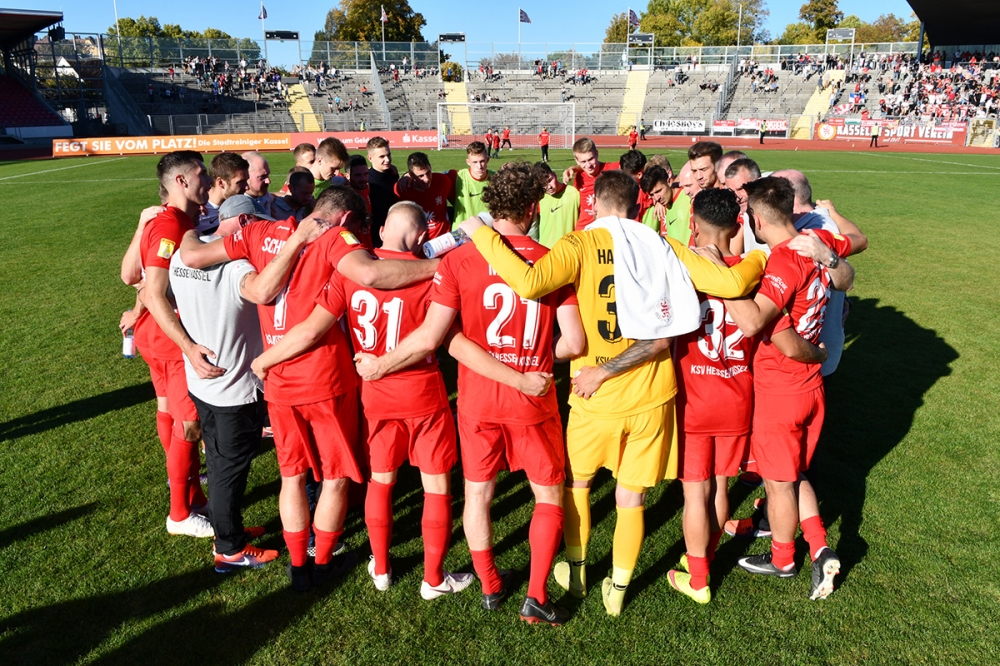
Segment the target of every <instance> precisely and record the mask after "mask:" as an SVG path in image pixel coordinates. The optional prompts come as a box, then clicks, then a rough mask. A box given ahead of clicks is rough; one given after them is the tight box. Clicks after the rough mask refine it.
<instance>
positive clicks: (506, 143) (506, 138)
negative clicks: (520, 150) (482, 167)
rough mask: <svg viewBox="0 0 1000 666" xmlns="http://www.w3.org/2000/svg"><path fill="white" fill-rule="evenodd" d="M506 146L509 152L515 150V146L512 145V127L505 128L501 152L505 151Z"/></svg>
mask: <svg viewBox="0 0 1000 666" xmlns="http://www.w3.org/2000/svg"><path fill="white" fill-rule="evenodd" d="M504 146H507V150H514V146H512V145H511V143H510V127H504V128H503V141H502V142H501V143H500V150H503V147H504ZM497 157H499V155H497Z"/></svg>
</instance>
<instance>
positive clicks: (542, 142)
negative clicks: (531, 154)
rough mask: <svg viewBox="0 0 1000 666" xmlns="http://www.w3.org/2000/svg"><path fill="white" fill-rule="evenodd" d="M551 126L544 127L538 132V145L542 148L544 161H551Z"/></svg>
mask: <svg viewBox="0 0 1000 666" xmlns="http://www.w3.org/2000/svg"><path fill="white" fill-rule="evenodd" d="M549 138H550V137H549V128H548V127H543V128H542V131H541V132H539V133H538V145H539V146H541V148H542V161H543V162H548V161H549Z"/></svg>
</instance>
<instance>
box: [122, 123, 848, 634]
mask: <svg viewBox="0 0 1000 666" xmlns="http://www.w3.org/2000/svg"><path fill="white" fill-rule="evenodd" d="M491 138H492V137H491ZM367 148H368V161H370V163H371V166H370V167H369V166H368V162H366V160H365V158H364V157H362V156H360V155H355V156H350V155H348V153H347V150H346V149H345V148H344V146H343V144H342V143H341V142H340V141H338V140H337V139H334V138H328V139H325V140H324V141H322V142H321V143H320V144H319V146H318V147H313V146H311V145H304V146H299V147H298V148H296V150H295V159H296V166H295V167H293V168H292V169H291V170H290V171H289V173H288V177H287V179H286V182H285V184H284V186H283V188H282V190H281V192H280V193H278V194H274V193H271V192H269V191H268V189H269V185H270V169H269V166H268V164H267V161H266V159H265V158H264V157H263V156H262V155H260V154H259V153H255V152H251V153H245V154H244V155H242V156H239V155H237V154H234V153H223V154H220V155H218V156H216V157H215V158H214V159H213V160H212V161H211V164H210V165H209V168H206V166H205V164H204V162H203V158H202V156H201V154H199V153H196V152H191V151H180V152H175V153H170V154H167V155H165V156H164V157H163V158H162V159H161V160H160V162H159V165H158V167H157V171H158V173H157V175H158V178H159V182H160V199H161V204H162V205H161V206H155V207H150V208H147V209H146V210H144V211H143V212H142V215H141V217H140V222H139V226H138V228H137V230H136V233H135V236H134V238H133V241H132V244H131V245H130V247H129V249H128V251H127V252H126V254H125V257H124V259H123V262H122V279H123V280H124V281H125V282H126V283H127V284H131V285H134V286H135V287H136V289H137V296H136V301H135V305H134V306H133V308H132V309H131V310H129V311H127V312H126V313H125V314H124V315H123V316H122V321H121V323H120V326H121V329H122V332H123V334H126V335H134V340H135V345H136V347H137V348H138V349H139V351H140V352H141V354H142V357H143V359H144V360H145V361H146V363H147V364H148V365H149V370H150V376H151V378H152V381H153V386H154V388H155V390H156V396H157V413H156V423H157V433H158V435H159V439H160V441H161V444H162V445H163V448H164V452H165V454H166V467H167V476H168V480H169V490H170V512H169V516H168V517H167V522H166V525H167V531H168V532H169V533H170V534H177V535H188V536H192V537H204V538H207V537H213V538H214V549H213V556H214V563H215V569H216V571H218V572H220V573H224V572H228V571H233V570H237V569H239V568H242V567H251V568H257V567H261V566H264V565H266V564H267V563H269V562H272V561H274V560H276V559H278V557H279V553H278V551H277V550H269V549H262V548H258V547H256V546H254V545H253V543H252V541H253V540H255V539H256V538H259V537H261V536H262V535H263V534H264V531H265V530H264V528H262V527H254V526H246V525H244V523H243V518H242V510H241V507H242V502H243V495H244V491H245V489H246V485H247V478H248V474H249V470H250V464H251V460H252V458H253V456H254V455H255V454H256V452H257V451H258V448H259V446H260V442H261V433H262V429H263V428H264V426H265V423H266V422H267V421H269V428H270V430H271V432H273V437H274V445H275V451H276V454H277V461H278V467H279V470H280V475H281V489H280V493H279V499H278V510H279V515H280V518H281V524H282V530H283V539H284V542H285V546H286V548H287V550H288V555H289V562H288V565H287V573H288V576H289V579H290V582H291V585H292V587H293V588H294V589H295V590H297V591H305V590H308V589H309V588H310V587H312V586H322V585H323V584H324V583H326V582H328V581H329V580H331V579H333V578H337V577H340V576H344V575H346V574H347V572H348V571H349V570H351V568H352V567H353V566H354V565H355V564H356V561H357V556H356V554H355V553H354V552H352V551H348V550H347V549H346V548H344V544H342V543H340V538H341V536H342V533H343V530H344V523H345V518H346V514H347V509H348V494H349V490H350V485H351V482H354V483H356V484H365V487H366V490H365V499H364V517H365V525H366V527H367V531H368V537H369V541H370V544H371V550H372V556H371V558H370V560H369V561H368V564H367V569H368V573H369V575H370V577H371V580H372V583H373V584H374V586H375V587H376V588H377V589H378V590H387V589H388V588H389V587H390V586H391V585H392V584H393V582H394V579H393V571H392V561H391V556H390V546H391V543H392V531H393V487H394V484H395V483H396V480H397V474H398V471H399V469H400V467H402V465H403V464H404V463H406V462H409V463H410V464H411V465H412V466H414V467H416V468H418V469H419V471H420V478H421V483H422V486H423V491H424V494H423V513H422V520H421V527H422V536H423V545H424V575H423V581H422V583H421V588H420V594H421V597H422V598H423V599H425V600H428V601H429V600H433V599H437V598H439V597H442V596H445V595H449V594H455V593H459V592H461V591H463V590H465V589H466V588H468V587H469V586H470V585H472V584H473V582H475V580H476V578H478V579H479V584H480V586H481V591H482V607H483V608H484V609H486V610H496V609H498V608H499V607H500V606H501V605H502V604H503V602H504V600H505V599H506V598H507V597H508V596H509V595H510V593H511V591H512V590H513V589H514V586H515V576H514V574H513V572H512V571H510V570H506V569H502V568H500V567H499V566H498V563H497V561H496V559H495V558H494V555H493V528H492V523H491V518H490V507H491V504H492V502H493V495H494V489H495V484H496V480H497V476H498V473H499V472H501V471H503V470H509V471H510V472H520V471H522V470H523V471H524V473H525V475H526V476H527V479H528V481H529V484H530V488H531V491H532V494H533V496H534V509H533V513H532V517H531V521H530V526H529V529H528V542H529V545H530V552H531V562H530V568H529V580H528V589H527V596H526V597H525V599H524V601H523V603H522V605H521V607H520V617H521V619H523V620H525V621H527V622H530V623H544V624H550V625H561V624H563V623H565V622H566V621H567V620H568V618H569V613H568V611H567V610H566V609H565V608H562V607H560V606H558V605H556V604H555V603H554V601H553V599H552V598H551V597H550V595H549V590H548V582H549V577H550V575H551V576H552V577H553V578H554V579H555V581H556V583H557V585H558V586H559V587H561V588H562V589H564V590H566V591H567V592H568V593H569V594H570V595H573V596H575V597H578V598H584V597H585V596H586V595H587V594H588V592H589V591H590V587H589V586H588V584H587V557H588V544H589V541H590V535H591V515H590V508H591V501H590V491H591V485H592V483H593V480H594V478H595V476H596V475H597V473H598V471H599V470H601V469H606V470H609V471H610V472H611V474H612V476H613V477H614V478H615V480H616V484H617V485H616V488H615V503H616V507H617V508H616V521H615V527H614V535H613V548H612V568H611V571H610V573H609V575H608V576H607V577H605V578H604V579H603V582H602V584H601V586H600V592H601V597H602V600H603V604H604V607H605V609H606V611H607V613H608V614H610V615H619V614H620V613H621V612H622V609H623V607H624V603H625V598H626V592H627V588H628V585H629V583H630V581H631V579H632V576H633V572H634V570H635V568H636V563H637V561H638V558H639V553H640V550H641V547H642V542H643V538H644V532H645V528H644V504H645V499H646V492H647V490H649V489H650V488H653V487H654V486H656V485H657V484H659V483H660V482H662V481H664V480H665V479H679V480H680V481H681V483H682V485H683V492H684V515H683V532H684V539H685V545H686V549H685V554H684V555H683V556H682V558H681V561H680V563H679V564H678V565H677V567H676V568H675V569H672V570H671V571H670V572H669V573H668V576H667V582H669V584H670V585H671V586H672V587H674V588H675V589H676V590H678V591H679V592H681V593H683V594H685V595H687V596H688V597H690V598H691V599H693V600H694V601H696V602H698V603H708V602H709V601H710V599H711V591H710V587H709V572H710V568H711V563H712V560H713V558H714V555H715V551H716V548H717V546H718V544H719V541H720V539H721V537H722V535H723V533H724V532H728V533H729V534H731V535H733V536H736V537H755V536H756V537H763V536H770V537H771V539H772V541H771V549H770V551H769V552H767V553H764V554H762V555H756V556H748V557H743V558H741V559H740V560H739V564H740V566H741V567H742V568H743V569H745V570H746V571H748V572H750V573H756V574H764V575H771V576H777V577H781V578H791V577H794V576H795V575H796V573H797V571H796V566H795V562H794V550H795V536H796V533H797V530H798V529H799V527H801V529H802V533H803V537H804V539H805V541H806V542H807V543H808V545H809V553H810V559H811V561H812V565H811V569H812V581H811V588H810V592H809V596H810V598H811V599H821V598H826V597H827V596H828V595H829V594H830V593H831V592H832V591H833V589H834V580H835V576H836V575H837V574H838V573H839V570H840V562H839V559H838V557H837V555H836V553H835V552H834V551H833V549H831V548H830V547H829V546H828V544H827V542H826V532H825V528H824V525H823V522H822V519H821V518H820V516H819V505H818V500H817V498H816V494H815V492H814V490H813V488H812V486H811V484H810V483H809V481H808V480H807V478H806V477H805V474H804V473H805V472H806V471H807V470H809V469H810V463H811V461H812V458H813V453H814V451H815V448H816V444H817V442H818V439H819V435H820V431H821V429H822V425H823V418H824V413H825V395H824V376H826V375H829V374H830V373H832V372H833V371H834V370H835V369H836V365H837V363H838V362H839V359H840V354H841V351H842V349H843V345H844V332H843V325H844V319H845V318H846V312H847V310H846V299H845V297H844V292H846V291H847V290H849V289H850V288H851V287H852V285H853V278H854V270H853V268H852V267H851V266H850V264H849V263H848V262H847V261H846V260H845V259H846V257H847V256H849V255H851V254H855V253H857V252H860V251H863V250H864V249H865V248H866V247H867V238H866V237H865V236H864V234H862V233H861V231H860V230H859V229H858V228H857V226H856V225H854V224H853V223H852V222H850V220H847V219H846V218H844V217H843V216H842V215H841V214H840V213H839V212H837V210H836V209H835V208H834V207H833V205H832V203H830V202H828V201H820V202H817V203H818V204H819V206H817V205H814V202H813V199H812V191H811V188H810V185H809V181H808V179H807V178H806V177H805V176H804V175H803V174H802V173H800V172H797V171H779V172H774V173H773V174H771V175H770V176H767V177H764V176H762V174H761V171H760V168H759V167H758V165H757V163H756V162H754V161H753V160H752V159H750V158H749V157H748V156H746V155H745V154H742V153H726V154H723V150H722V148H721V146H719V145H718V144H716V143H713V142H700V143H697V144H694V145H693V146H692V147H691V149H690V151H689V153H688V158H689V160H688V162H687V163H686V164H685V166H684V168H683V169H681V170H680V172H679V173H678V174H677V175H676V176H675V174H674V172H673V169H672V167H671V165H670V163H669V161H668V160H667V159H666V158H665V156H662V155H656V156H653V157H651V158H649V159H648V160H647V158H646V157H645V155H643V154H642V153H641V152H638V151H636V150H634V148H633V149H632V150H629V151H628V152H627V153H625V154H624V155H622V157H621V159H620V161H619V162H617V163H606V162H601V161H600V159H599V155H598V150H597V147H596V146H595V145H594V143H593V141H591V140H590V139H586V138H583V139H580V140H578V141H577V142H576V143H575V144H574V146H573V154H574V160H575V163H576V164H575V166H573V167H570V168H569V169H566V170H565V171H564V172H563V173H562V174H556V173H554V172H553V171H552V170H551V168H549V166H548V164H547V160H546V161H542V162H539V163H537V164H530V163H527V162H523V161H514V162H509V163H506V164H504V165H503V166H502V167H500V168H499V169H498V170H496V171H493V170H490V169H489V161H490V148H491V147H488V146H487V144H485V143H482V142H478V141H476V142H473V143H471V144H470V145H469V146H468V148H467V151H466V152H467V159H466V163H467V166H468V168H465V169H461V170H457V171H450V172H446V173H440V172H433V171H432V167H431V163H430V159H429V157H428V156H427V155H426V154H424V153H420V152H415V153H411V154H410V155H409V156H408V158H407V164H406V166H407V170H406V173H404V174H403V175H402V176H400V175H399V173H398V171H397V169H396V167H394V166H393V164H392V154H391V150H390V147H389V144H388V143H387V142H386V141H385V140H384V139H381V138H379V137H376V138H373V139H372V140H371V141H369V143H368V146H367ZM560 176H561V177H560ZM449 235H450V237H451V238H447V239H444V240H448V241H449V242H448V244H447V245H448V247H449V248H453V249H450V251H448V252H446V253H443V255H442V254H440V253H439V254H438V255H437V256H436V258H433V259H427V258H425V256H429V255H430V254H432V253H427V254H426V255H425V252H424V244H425V243H426V242H427V241H428V240H432V239H435V238H442V237H445V236H449ZM133 331H134V333H133ZM444 352H446V353H447V354H448V355H450V356H451V357H452V358H454V359H455V360H456V361H457V362H458V401H457V410H456V411H457V414H456V413H454V412H453V411H452V408H451V406H450V404H449V400H448V393H447V391H446V389H445V383H444V377H443V375H442V372H441V369H440V368H439V364H438V355H439V354H441V353H444ZM563 361H568V362H569V363H570V378H571V379H570V381H571V389H572V393H571V395H570V398H569V408H570V409H569V419H568V422H567V423H566V424H565V426H564V424H563V421H562V419H561V417H560V411H559V403H558V400H557V396H556V390H555V386H554V385H553V371H554V364H555V363H556V362H563ZM199 441H201V442H203V447H204V448H203V450H204V453H205V460H206V464H207V471H208V473H207V484H208V496H207V497H206V496H205V494H204V492H203V490H202V481H201V477H200V469H201V467H200V462H201V460H200V454H199V450H200V447H199ZM459 461H461V472H462V477H463V478H464V508H463V517H462V518H463V520H462V523H463V529H464V533H465V537H466V540H467V543H468V548H469V552H470V557H471V560H472V566H473V569H474V574H473V573H462V572H452V571H446V570H445V569H444V560H445V556H446V554H447V553H448V551H449V548H450V544H451V538H452V524H453V516H452V489H451V485H450V484H451V474H452V470H453V468H454V467H455V466H456V464H458V462H459ZM741 472H743V474H742V476H741V478H742V479H743V480H744V481H746V482H751V483H754V484H757V483H760V482H762V483H763V485H764V487H765V491H766V499H764V500H758V501H757V503H756V507H755V511H754V514H753V515H752V516H751V517H748V518H743V519H740V520H734V519H731V516H730V515H729V503H728V496H727V493H728V487H729V480H730V478H731V477H736V476H740V475H741ZM561 547H563V548H564V558H562V559H560V561H558V562H556V559H557V556H558V555H559V551H560V549H561Z"/></svg>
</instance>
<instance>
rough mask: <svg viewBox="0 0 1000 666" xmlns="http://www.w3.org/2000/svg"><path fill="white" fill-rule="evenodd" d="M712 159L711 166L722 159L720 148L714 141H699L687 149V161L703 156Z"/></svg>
mask: <svg viewBox="0 0 1000 666" xmlns="http://www.w3.org/2000/svg"><path fill="white" fill-rule="evenodd" d="M706 155H707V156H708V157H711V158H712V164H715V163H716V162H718V161H719V158H720V157H722V146H720V145H719V144H717V143H716V142H714V141H699V142H698V143H696V144H694V145H693V146H691V147H690V148H688V159H689V160H696V159H698V158H699V157H705V156H706Z"/></svg>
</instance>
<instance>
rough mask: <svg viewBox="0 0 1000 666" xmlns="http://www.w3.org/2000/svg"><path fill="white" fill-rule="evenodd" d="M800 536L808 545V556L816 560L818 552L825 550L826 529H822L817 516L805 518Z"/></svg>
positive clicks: (820, 521) (821, 520)
mask: <svg viewBox="0 0 1000 666" xmlns="http://www.w3.org/2000/svg"><path fill="white" fill-rule="evenodd" d="M802 536H803V537H804V538H805V540H806V542H808V544H809V556H810V557H811V558H812V559H814V560H815V559H816V555H818V554H819V551H821V550H823V549H824V548H826V546H827V544H826V528H825V527H823V519H822V518H820V517H819V516H813V517H812V518H806V519H805V520H803V521H802Z"/></svg>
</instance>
